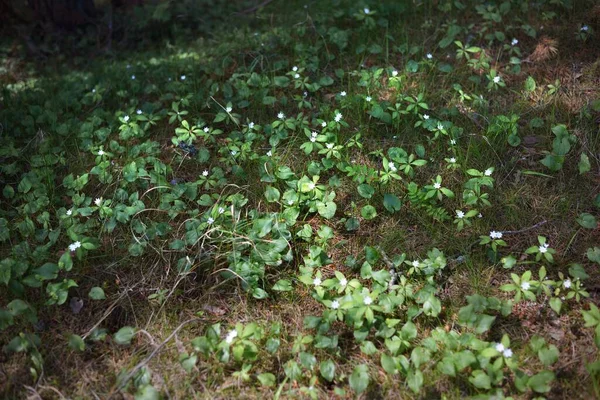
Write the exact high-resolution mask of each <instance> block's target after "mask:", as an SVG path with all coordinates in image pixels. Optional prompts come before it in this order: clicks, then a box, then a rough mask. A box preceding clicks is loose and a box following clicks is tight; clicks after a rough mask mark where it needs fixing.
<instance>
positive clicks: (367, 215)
mask: <svg viewBox="0 0 600 400" xmlns="http://www.w3.org/2000/svg"><path fill="white" fill-rule="evenodd" d="M360 215H362V217H363V218H364V219H367V220H368V219H373V218H375V217H376V216H377V210H375V207H373V206H372V205H366V206H364V207H363V208H362V209H361V210H360Z"/></svg>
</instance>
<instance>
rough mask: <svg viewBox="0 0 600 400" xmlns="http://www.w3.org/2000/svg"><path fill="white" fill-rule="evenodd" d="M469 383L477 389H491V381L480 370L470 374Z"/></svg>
mask: <svg viewBox="0 0 600 400" xmlns="http://www.w3.org/2000/svg"><path fill="white" fill-rule="evenodd" d="M469 382H471V383H472V384H473V386H475V387H476V388H478V389H491V388H492V386H491V385H492V380H491V379H490V377H489V376H488V375H487V374H486V373H485V372H483V371H481V370H475V371H473V372H472V373H471V377H470V378H469Z"/></svg>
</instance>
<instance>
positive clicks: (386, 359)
mask: <svg viewBox="0 0 600 400" xmlns="http://www.w3.org/2000/svg"><path fill="white" fill-rule="evenodd" d="M381 367H382V368H383V369H384V371H385V372H387V373H388V374H396V373H398V368H396V362H395V361H394V358H393V357H391V356H389V355H388V354H386V353H382V354H381Z"/></svg>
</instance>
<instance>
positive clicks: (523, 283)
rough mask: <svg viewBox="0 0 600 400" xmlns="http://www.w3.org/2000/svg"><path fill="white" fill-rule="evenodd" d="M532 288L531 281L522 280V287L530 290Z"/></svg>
mask: <svg viewBox="0 0 600 400" xmlns="http://www.w3.org/2000/svg"><path fill="white" fill-rule="evenodd" d="M530 288H531V284H530V283H529V282H521V289H523V290H529V289H530Z"/></svg>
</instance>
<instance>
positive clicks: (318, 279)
mask: <svg viewBox="0 0 600 400" xmlns="http://www.w3.org/2000/svg"><path fill="white" fill-rule="evenodd" d="M313 285H315V286H321V278H319V277H317V278H315V279H313Z"/></svg>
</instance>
